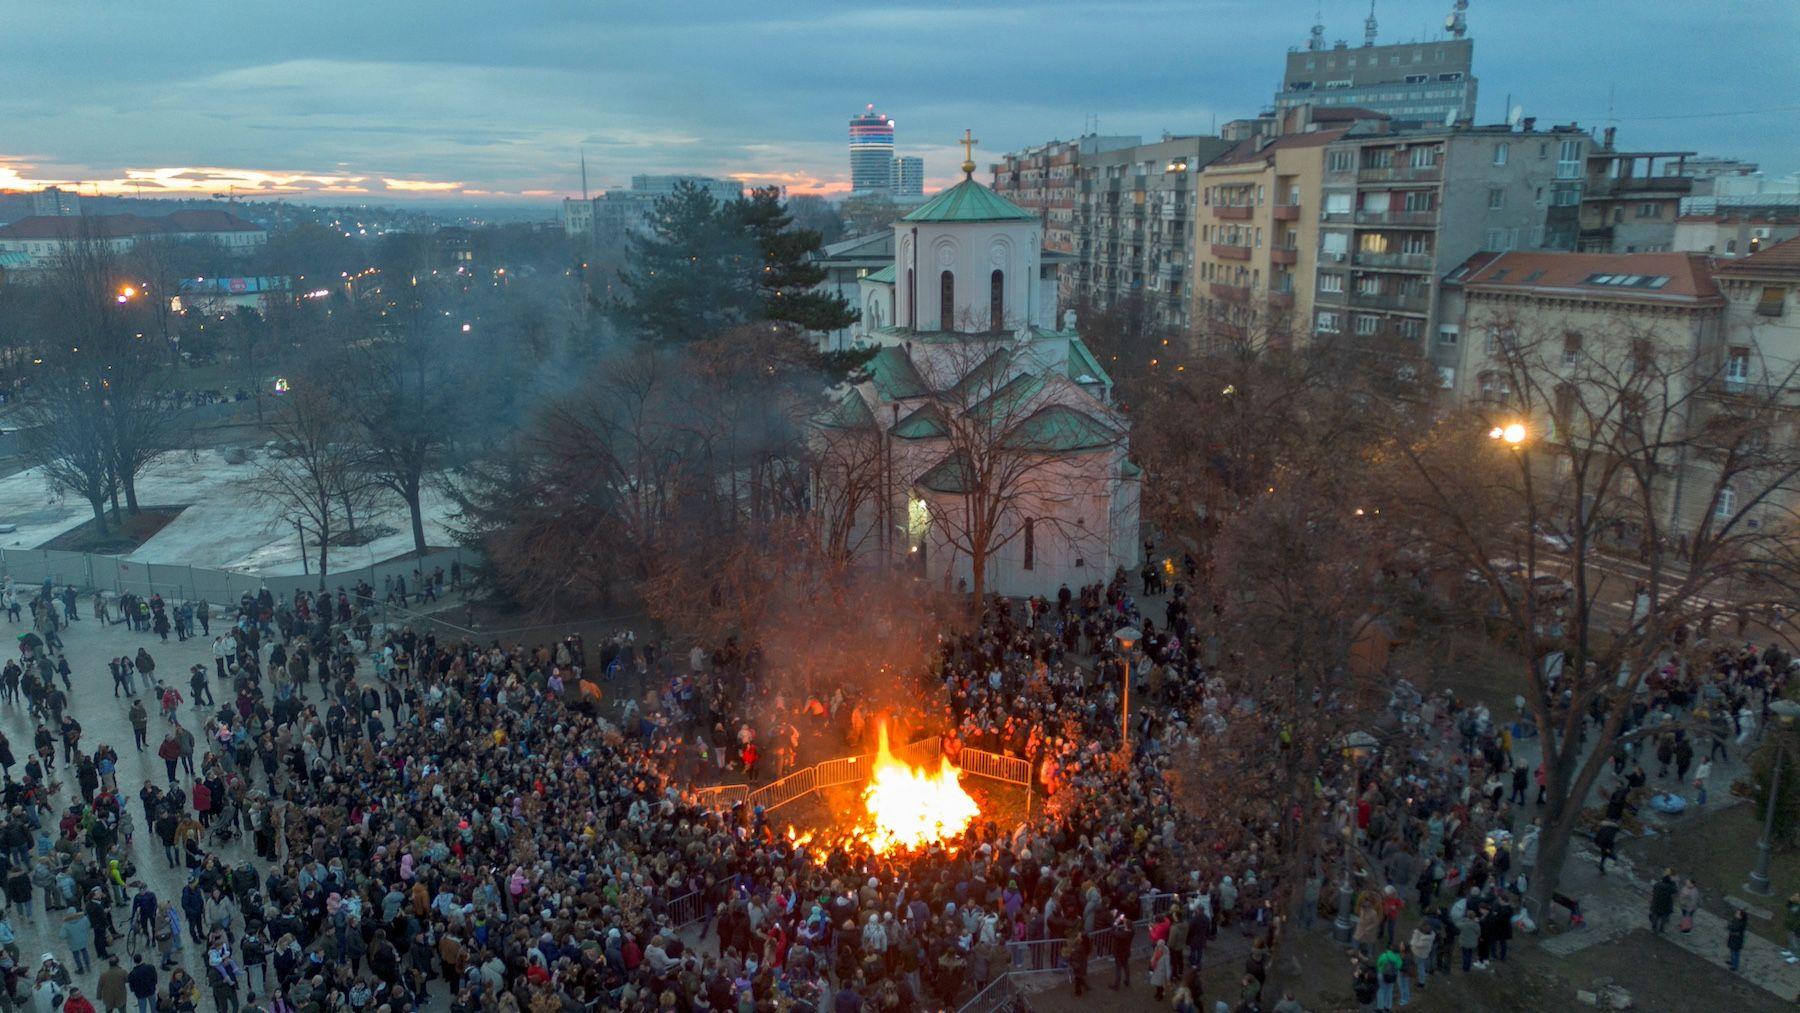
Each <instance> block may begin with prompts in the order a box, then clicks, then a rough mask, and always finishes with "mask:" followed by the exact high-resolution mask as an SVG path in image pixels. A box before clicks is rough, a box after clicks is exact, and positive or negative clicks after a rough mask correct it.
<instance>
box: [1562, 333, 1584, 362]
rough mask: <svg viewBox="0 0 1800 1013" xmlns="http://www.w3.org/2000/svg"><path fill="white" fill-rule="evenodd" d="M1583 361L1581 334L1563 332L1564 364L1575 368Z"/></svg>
mask: <svg viewBox="0 0 1800 1013" xmlns="http://www.w3.org/2000/svg"><path fill="white" fill-rule="evenodd" d="M1580 361H1581V332H1580V331H1564V332H1563V350H1562V364H1563V365H1565V366H1573V365H1575V364H1576V363H1577V362H1580Z"/></svg>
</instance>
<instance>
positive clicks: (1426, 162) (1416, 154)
mask: <svg viewBox="0 0 1800 1013" xmlns="http://www.w3.org/2000/svg"><path fill="white" fill-rule="evenodd" d="M1437 152H1438V149H1436V148H1414V149H1412V167H1413V168H1415V169H1429V168H1431V167H1432V166H1434V165H1436V164H1437Z"/></svg>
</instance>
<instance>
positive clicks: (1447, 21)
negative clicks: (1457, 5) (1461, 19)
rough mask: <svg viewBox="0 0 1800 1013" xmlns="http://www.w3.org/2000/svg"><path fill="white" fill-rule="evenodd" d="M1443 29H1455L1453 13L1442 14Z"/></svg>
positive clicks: (1448, 30)
mask: <svg viewBox="0 0 1800 1013" xmlns="http://www.w3.org/2000/svg"><path fill="white" fill-rule="evenodd" d="M1444 31H1447V32H1454V31H1456V15H1454V14H1446V15H1444Z"/></svg>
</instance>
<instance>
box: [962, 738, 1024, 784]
mask: <svg viewBox="0 0 1800 1013" xmlns="http://www.w3.org/2000/svg"><path fill="white" fill-rule="evenodd" d="M956 765H957V766H958V767H961V768H962V769H963V770H964V772H966V773H970V774H974V775H976V776H977V777H991V778H993V779H994V780H996V781H1005V782H1006V783H1008V784H1025V785H1028V784H1030V783H1031V761H1030V760H1022V759H1020V758H1019V757H1017V756H1004V755H1002V754H1000V753H990V752H988V751H987V750H985V749H974V748H970V747H964V748H963V751H962V755H961V756H959V757H958V758H957V763H956Z"/></svg>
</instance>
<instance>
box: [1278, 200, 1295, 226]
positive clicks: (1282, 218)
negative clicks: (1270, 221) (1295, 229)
mask: <svg viewBox="0 0 1800 1013" xmlns="http://www.w3.org/2000/svg"><path fill="white" fill-rule="evenodd" d="M1274 213H1275V220H1276V221H1278V222H1297V221H1299V220H1300V205H1298V204H1277V205H1275V212H1274Z"/></svg>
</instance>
